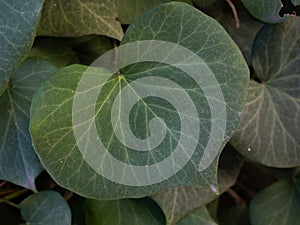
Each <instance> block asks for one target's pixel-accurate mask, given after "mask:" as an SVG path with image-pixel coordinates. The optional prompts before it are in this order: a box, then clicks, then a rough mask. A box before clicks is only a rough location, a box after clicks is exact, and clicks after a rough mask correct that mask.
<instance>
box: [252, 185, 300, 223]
mask: <svg viewBox="0 0 300 225" xmlns="http://www.w3.org/2000/svg"><path fill="white" fill-rule="evenodd" d="M299 211H300V195H299V193H298V192H297V190H296V187H295V184H294V183H293V182H292V181H288V180H280V181H278V182H276V183H274V184H272V185H271V186H270V187H268V188H266V189H264V190H262V191H261V192H259V193H258V194H257V195H255V196H254V198H253V199H252V201H251V204H250V222H251V224H252V225H265V224H268V225H278V224H280V225H291V224H298V223H299Z"/></svg>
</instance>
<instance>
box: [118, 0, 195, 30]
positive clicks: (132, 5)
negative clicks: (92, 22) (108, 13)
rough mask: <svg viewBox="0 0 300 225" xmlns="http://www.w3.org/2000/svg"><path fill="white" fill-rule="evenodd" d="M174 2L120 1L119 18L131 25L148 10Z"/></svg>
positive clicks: (160, 0)
mask: <svg viewBox="0 0 300 225" xmlns="http://www.w3.org/2000/svg"><path fill="white" fill-rule="evenodd" d="M171 1H172V0H148V1H143V0H126V1H122V0H118V1H117V8H118V18H119V19H120V21H121V23H122V24H131V23H132V22H133V21H134V20H135V19H136V18H138V17H139V16H141V15H142V14H143V13H145V12H146V11H147V10H149V9H151V8H153V7H154V6H157V5H159V4H163V3H166V2H171ZM177 1H178V2H186V3H190V4H192V2H191V0H177Z"/></svg>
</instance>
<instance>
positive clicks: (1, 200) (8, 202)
mask: <svg viewBox="0 0 300 225" xmlns="http://www.w3.org/2000/svg"><path fill="white" fill-rule="evenodd" d="M0 203H6V204H8V205H10V206H12V207H14V208H17V209H19V206H18V205H17V204H15V203H13V202H11V201H9V200H6V199H4V198H2V199H0Z"/></svg>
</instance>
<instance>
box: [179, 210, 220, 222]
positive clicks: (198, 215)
mask: <svg viewBox="0 0 300 225" xmlns="http://www.w3.org/2000/svg"><path fill="white" fill-rule="evenodd" d="M208 224H209V225H218V224H217V223H216V222H215V221H214V220H213V219H212V218H211V216H210V214H209V212H208V211H207V209H206V208H205V207H202V208H199V209H196V210H195V211H194V212H192V213H190V214H189V215H187V216H186V217H184V218H183V219H181V220H180V221H179V222H178V223H177V224H176V225H208Z"/></svg>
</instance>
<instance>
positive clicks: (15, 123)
mask: <svg viewBox="0 0 300 225" xmlns="http://www.w3.org/2000/svg"><path fill="white" fill-rule="evenodd" d="M55 71H56V68H55V67H54V66H53V65H51V64H49V63H48V62H46V61H43V60H36V59H27V60H26V61H24V62H23V64H22V65H21V66H20V67H19V68H18V69H17V70H16V71H15V72H14V73H13V75H12V76H11V78H10V80H9V86H8V87H7V88H6V90H5V92H4V93H3V95H2V96H1V97H0V179H4V180H9V181H11V182H13V183H15V184H18V185H21V186H23V187H26V188H29V189H35V185H34V179H35V177H36V176H37V175H38V174H39V173H40V172H41V170H42V166H41V164H40V161H39V159H38V158H37V156H36V155H35V152H34V150H33V148H32V143H31V139H30V134H29V110H30V104H31V99H32V96H33V94H34V91H35V90H36V88H37V87H38V86H39V85H40V84H41V82H42V81H43V80H44V79H45V78H46V77H48V76H49V75H50V74H52V73H54V72H55Z"/></svg>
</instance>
